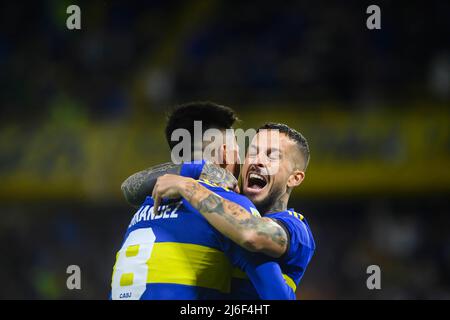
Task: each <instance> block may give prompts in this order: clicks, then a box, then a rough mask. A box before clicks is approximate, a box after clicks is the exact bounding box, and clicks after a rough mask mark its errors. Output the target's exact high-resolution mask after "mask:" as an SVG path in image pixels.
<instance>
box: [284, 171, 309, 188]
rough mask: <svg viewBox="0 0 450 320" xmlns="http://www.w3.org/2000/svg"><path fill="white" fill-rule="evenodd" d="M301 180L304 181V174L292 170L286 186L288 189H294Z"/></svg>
mask: <svg viewBox="0 0 450 320" xmlns="http://www.w3.org/2000/svg"><path fill="white" fill-rule="evenodd" d="M303 179H305V172H304V171H301V170H294V172H293V173H292V174H291V175H290V176H289V179H288V182H287V186H288V187H289V188H295V187H297V186H299V185H300V184H301V183H302V181H303Z"/></svg>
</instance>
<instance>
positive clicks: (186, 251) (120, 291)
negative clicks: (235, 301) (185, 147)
mask: <svg viewBox="0 0 450 320" xmlns="http://www.w3.org/2000/svg"><path fill="white" fill-rule="evenodd" d="M201 184H202V185H204V186H205V187H207V188H208V189H210V190H212V191H213V192H215V193H216V194H218V195H219V196H221V197H223V198H226V199H228V200H231V201H234V202H236V203H238V204H239V205H241V206H243V207H244V208H246V209H247V210H248V212H249V213H252V214H258V213H257V210H256V208H255V207H254V206H253V204H252V203H251V202H250V201H249V200H248V199H247V198H245V197H243V196H241V195H239V194H236V193H234V192H231V191H229V190H226V189H224V188H220V187H217V186H213V185H211V184H210V183H208V182H207V181H202V182H201ZM160 211H161V214H160V215H154V213H153V200H152V198H150V197H147V199H146V200H145V202H144V203H143V205H142V206H141V207H140V208H139V210H138V211H137V212H136V213H135V215H134V216H133V218H132V220H131V222H130V224H129V226H128V229H127V231H126V234H125V237H124V241H123V243H122V246H121V249H120V250H119V251H118V252H117V255H116V264H115V266H114V268H113V276H112V284H111V287H112V290H111V298H112V299H222V298H228V297H229V293H230V288H231V278H232V272H233V271H232V270H233V266H238V267H239V268H241V269H243V270H245V271H246V272H247V274H248V275H249V276H250V279H251V280H252V282H253V283H254V284H255V287H257V290H258V293H265V292H267V295H265V297H266V298H267V297H268V298H272V297H273V298H275V299H276V298H280V299H282V298H283V299H284V298H292V297H293V292H291V291H289V290H290V288H288V289H289V290H288V289H286V287H287V286H286V285H285V282H284V279H283V278H282V276H281V270H280V267H279V265H278V264H276V263H274V262H269V261H266V259H265V258H262V257H261V256H252V255H251V254H248V253H247V252H245V251H244V250H243V249H241V248H239V247H237V246H236V245H234V244H233V243H232V242H231V240H229V239H227V238H225V237H224V236H222V235H221V234H220V233H219V232H218V231H216V230H215V229H214V228H213V227H212V226H211V225H210V224H209V223H208V222H207V221H206V219H205V218H204V217H203V216H202V215H201V214H200V213H199V212H198V211H196V210H194V209H193V208H192V207H191V206H190V205H189V204H188V203H187V201H184V200H183V201H178V202H175V203H170V204H165V205H164V206H162V207H161V208H160ZM274 284H276V287H274ZM259 296H261V295H259Z"/></svg>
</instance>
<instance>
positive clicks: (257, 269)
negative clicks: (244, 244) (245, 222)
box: [225, 240, 296, 300]
mask: <svg viewBox="0 0 450 320" xmlns="http://www.w3.org/2000/svg"><path fill="white" fill-rule="evenodd" d="M230 241H231V240H230ZM225 253H226V254H227V256H228V257H229V259H230V261H231V263H232V264H233V265H234V266H236V267H239V268H240V269H241V270H243V271H244V272H245V273H246V274H247V276H248V278H249V279H250V281H251V282H252V284H253V286H254V287H255V289H256V291H257V293H258V295H259V297H260V298H261V299H263V300H295V298H296V297H295V292H294V291H293V290H292V288H291V287H289V285H288V284H287V283H286V281H285V280H284V278H283V275H282V272H281V268H280V265H279V264H278V263H276V262H274V261H271V260H269V258H268V257H266V256H264V255H263V254H261V253H252V252H249V251H246V250H244V249H242V248H241V247H239V246H237V245H235V244H231V245H230V247H229V248H228V250H226V252H225Z"/></svg>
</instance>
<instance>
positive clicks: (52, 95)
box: [0, 0, 450, 299]
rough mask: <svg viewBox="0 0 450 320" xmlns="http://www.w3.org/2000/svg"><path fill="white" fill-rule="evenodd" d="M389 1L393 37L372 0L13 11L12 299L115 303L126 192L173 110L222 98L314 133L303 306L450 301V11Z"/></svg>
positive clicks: (159, 150) (4, 90)
mask: <svg viewBox="0 0 450 320" xmlns="http://www.w3.org/2000/svg"><path fill="white" fill-rule="evenodd" d="M72 3H77V4H79V6H80V7H81V12H82V30H80V31H69V30H67V28H66V27H65V20H66V18H67V14H66V8H67V6H68V5H70V4H72ZM378 3H379V5H380V7H381V8H382V30H378V31H369V30H367V29H366V27H365V19H366V18H367V14H366V13H365V8H366V7H367V5H363V4H362V2H360V1H351V2H346V4H345V6H343V5H342V3H339V2H334V3H326V4H324V3H322V2H313V1H295V2H294V1H288V2H286V3H285V4H284V5H275V4H274V3H273V2H259V1H258V2H257V4H255V3H254V2H253V3H251V2H239V3H237V2H228V1H217V0H212V1H201V0H194V1H162V0H152V1H139V2H136V3H130V2H127V3H126V4H125V3H124V2H122V1H66V0H61V1H60V0H48V1H41V2H39V1H38V2H32V3H31V2H30V3H18V2H12V1H9V2H4V3H2V4H1V5H0V25H1V26H2V27H1V28H0V105H1V109H0V124H1V126H0V154H1V157H0V181H2V183H1V184H0V211H1V217H0V246H1V250H2V252H3V253H4V257H3V258H2V259H1V262H0V274H1V275H3V278H2V289H0V298H29V299H34V298H38V299H46V298H49V299H56V298H87V299H89V298H90V299H103V298H106V297H107V293H108V290H109V282H110V277H111V271H112V265H113V262H114V257H115V251H114V250H116V249H117V248H118V246H119V244H120V241H121V238H122V235H123V234H122V233H123V231H124V230H125V227H126V225H127V224H128V222H129V219H130V218H131V216H132V214H133V212H132V210H130V208H129V207H127V205H126V204H125V202H124V200H123V199H122V198H121V195H120V189H119V186H120V182H121V181H122V180H123V179H124V178H126V177H127V176H128V175H129V174H131V173H133V172H134V171H136V170H140V169H143V168H145V167H148V166H150V165H154V164H157V163H160V162H162V161H167V160H168V152H167V149H166V147H165V142H164V139H163V127H164V113H165V112H166V110H167V108H168V107H170V106H173V105H175V104H177V103H182V102H187V101H192V100H205V99H208V100H213V101H216V102H219V103H222V104H225V105H229V106H231V107H233V108H234V109H236V111H237V112H238V114H239V115H240V116H241V118H242V120H243V122H242V126H243V127H252V126H257V125H259V124H261V123H262V122H264V121H282V122H286V123H288V124H289V125H292V126H293V127H295V128H297V129H299V130H300V131H302V132H303V133H304V134H305V135H306V137H307V138H309V140H310V145H311V150H312V159H311V167H310V170H309V172H308V174H307V180H306V181H305V184H304V186H302V187H301V188H300V190H299V192H297V193H296V195H295V197H293V202H292V206H293V207H295V208H296V209H297V210H298V211H300V212H302V213H303V214H304V215H305V216H306V217H307V218H308V221H309V223H310V225H311V227H312V230H313V232H314V233H315V237H316V242H317V253H316V255H315V257H314V258H313V260H312V262H311V264H310V267H309V270H308V271H307V272H306V275H305V277H304V280H303V282H302V283H301V285H300V287H299V292H298V297H299V298H300V299H320V298H326V299H327V298H328V299H345V298H350V299H360V298H368V299H372V298H374V299H381V298H385V299H390V298H394V299H395V298H397V299H401V298H407V299H412V298H446V299H450V232H449V231H450V230H449V226H450V216H449V213H450V201H449V194H450V166H449V164H450V107H449V106H450V41H449V40H450V19H448V13H449V12H450V3H448V2H445V1H438V0H434V1H427V2H416V3H412V2H399V1H395V4H394V1H378ZM71 264H77V265H79V266H80V267H81V270H82V290H81V291H69V290H67V289H66V286H65V281H66V277H67V274H66V273H65V270H66V268H67V266H68V265H71ZM371 264H377V265H379V266H380V267H381V270H382V290H379V291H369V290H368V289H367V287H366V277H367V274H366V268H367V266H369V265H371Z"/></svg>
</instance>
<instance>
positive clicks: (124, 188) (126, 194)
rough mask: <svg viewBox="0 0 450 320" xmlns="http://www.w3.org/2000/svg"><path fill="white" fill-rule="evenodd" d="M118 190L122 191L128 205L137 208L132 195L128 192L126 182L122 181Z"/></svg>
mask: <svg viewBox="0 0 450 320" xmlns="http://www.w3.org/2000/svg"><path fill="white" fill-rule="evenodd" d="M120 190H122V195H123V197H124V198H125V200H126V202H127V203H128V204H130V205H131V206H133V207H138V206H139V205H138V204H136V199H135V198H134V197H133V195H132V194H131V193H130V191H129V190H128V188H127V184H126V181H124V182H123V183H122V185H121V186H120Z"/></svg>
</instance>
